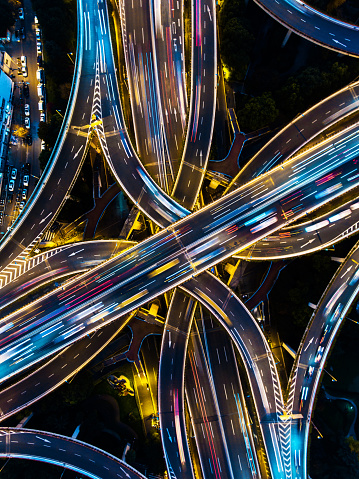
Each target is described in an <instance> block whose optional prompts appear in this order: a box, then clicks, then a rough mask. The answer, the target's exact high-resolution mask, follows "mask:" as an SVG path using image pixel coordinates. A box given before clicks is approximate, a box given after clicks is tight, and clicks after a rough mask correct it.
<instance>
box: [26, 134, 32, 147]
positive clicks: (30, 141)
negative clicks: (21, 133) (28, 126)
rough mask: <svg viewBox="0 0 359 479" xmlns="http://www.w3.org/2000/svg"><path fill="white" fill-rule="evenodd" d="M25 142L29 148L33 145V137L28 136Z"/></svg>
mask: <svg viewBox="0 0 359 479" xmlns="http://www.w3.org/2000/svg"><path fill="white" fill-rule="evenodd" d="M25 140H26V143H27V144H28V145H29V146H31V145H32V135H30V134H29V135H26V138H25Z"/></svg>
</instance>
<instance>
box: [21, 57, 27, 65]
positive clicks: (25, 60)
mask: <svg viewBox="0 0 359 479" xmlns="http://www.w3.org/2000/svg"><path fill="white" fill-rule="evenodd" d="M20 63H21V66H22V67H27V57H26V55H21V57H20Z"/></svg>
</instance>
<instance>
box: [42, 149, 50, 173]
mask: <svg viewBox="0 0 359 479" xmlns="http://www.w3.org/2000/svg"><path fill="white" fill-rule="evenodd" d="M50 155H51V152H50V151H49V150H42V152H41V153H40V155H39V163H40V170H42V171H44V169H45V167H46V165H47V163H48V162H49V159H50Z"/></svg>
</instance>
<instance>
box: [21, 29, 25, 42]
mask: <svg viewBox="0 0 359 479" xmlns="http://www.w3.org/2000/svg"><path fill="white" fill-rule="evenodd" d="M20 37H21V39H22V40H25V38H26V33H25V28H24V27H21V28H20Z"/></svg>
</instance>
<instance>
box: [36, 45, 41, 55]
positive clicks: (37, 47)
mask: <svg viewBox="0 0 359 479" xmlns="http://www.w3.org/2000/svg"><path fill="white" fill-rule="evenodd" d="M36 51H37V54H38V55H40V53H42V45H41V42H36Z"/></svg>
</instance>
